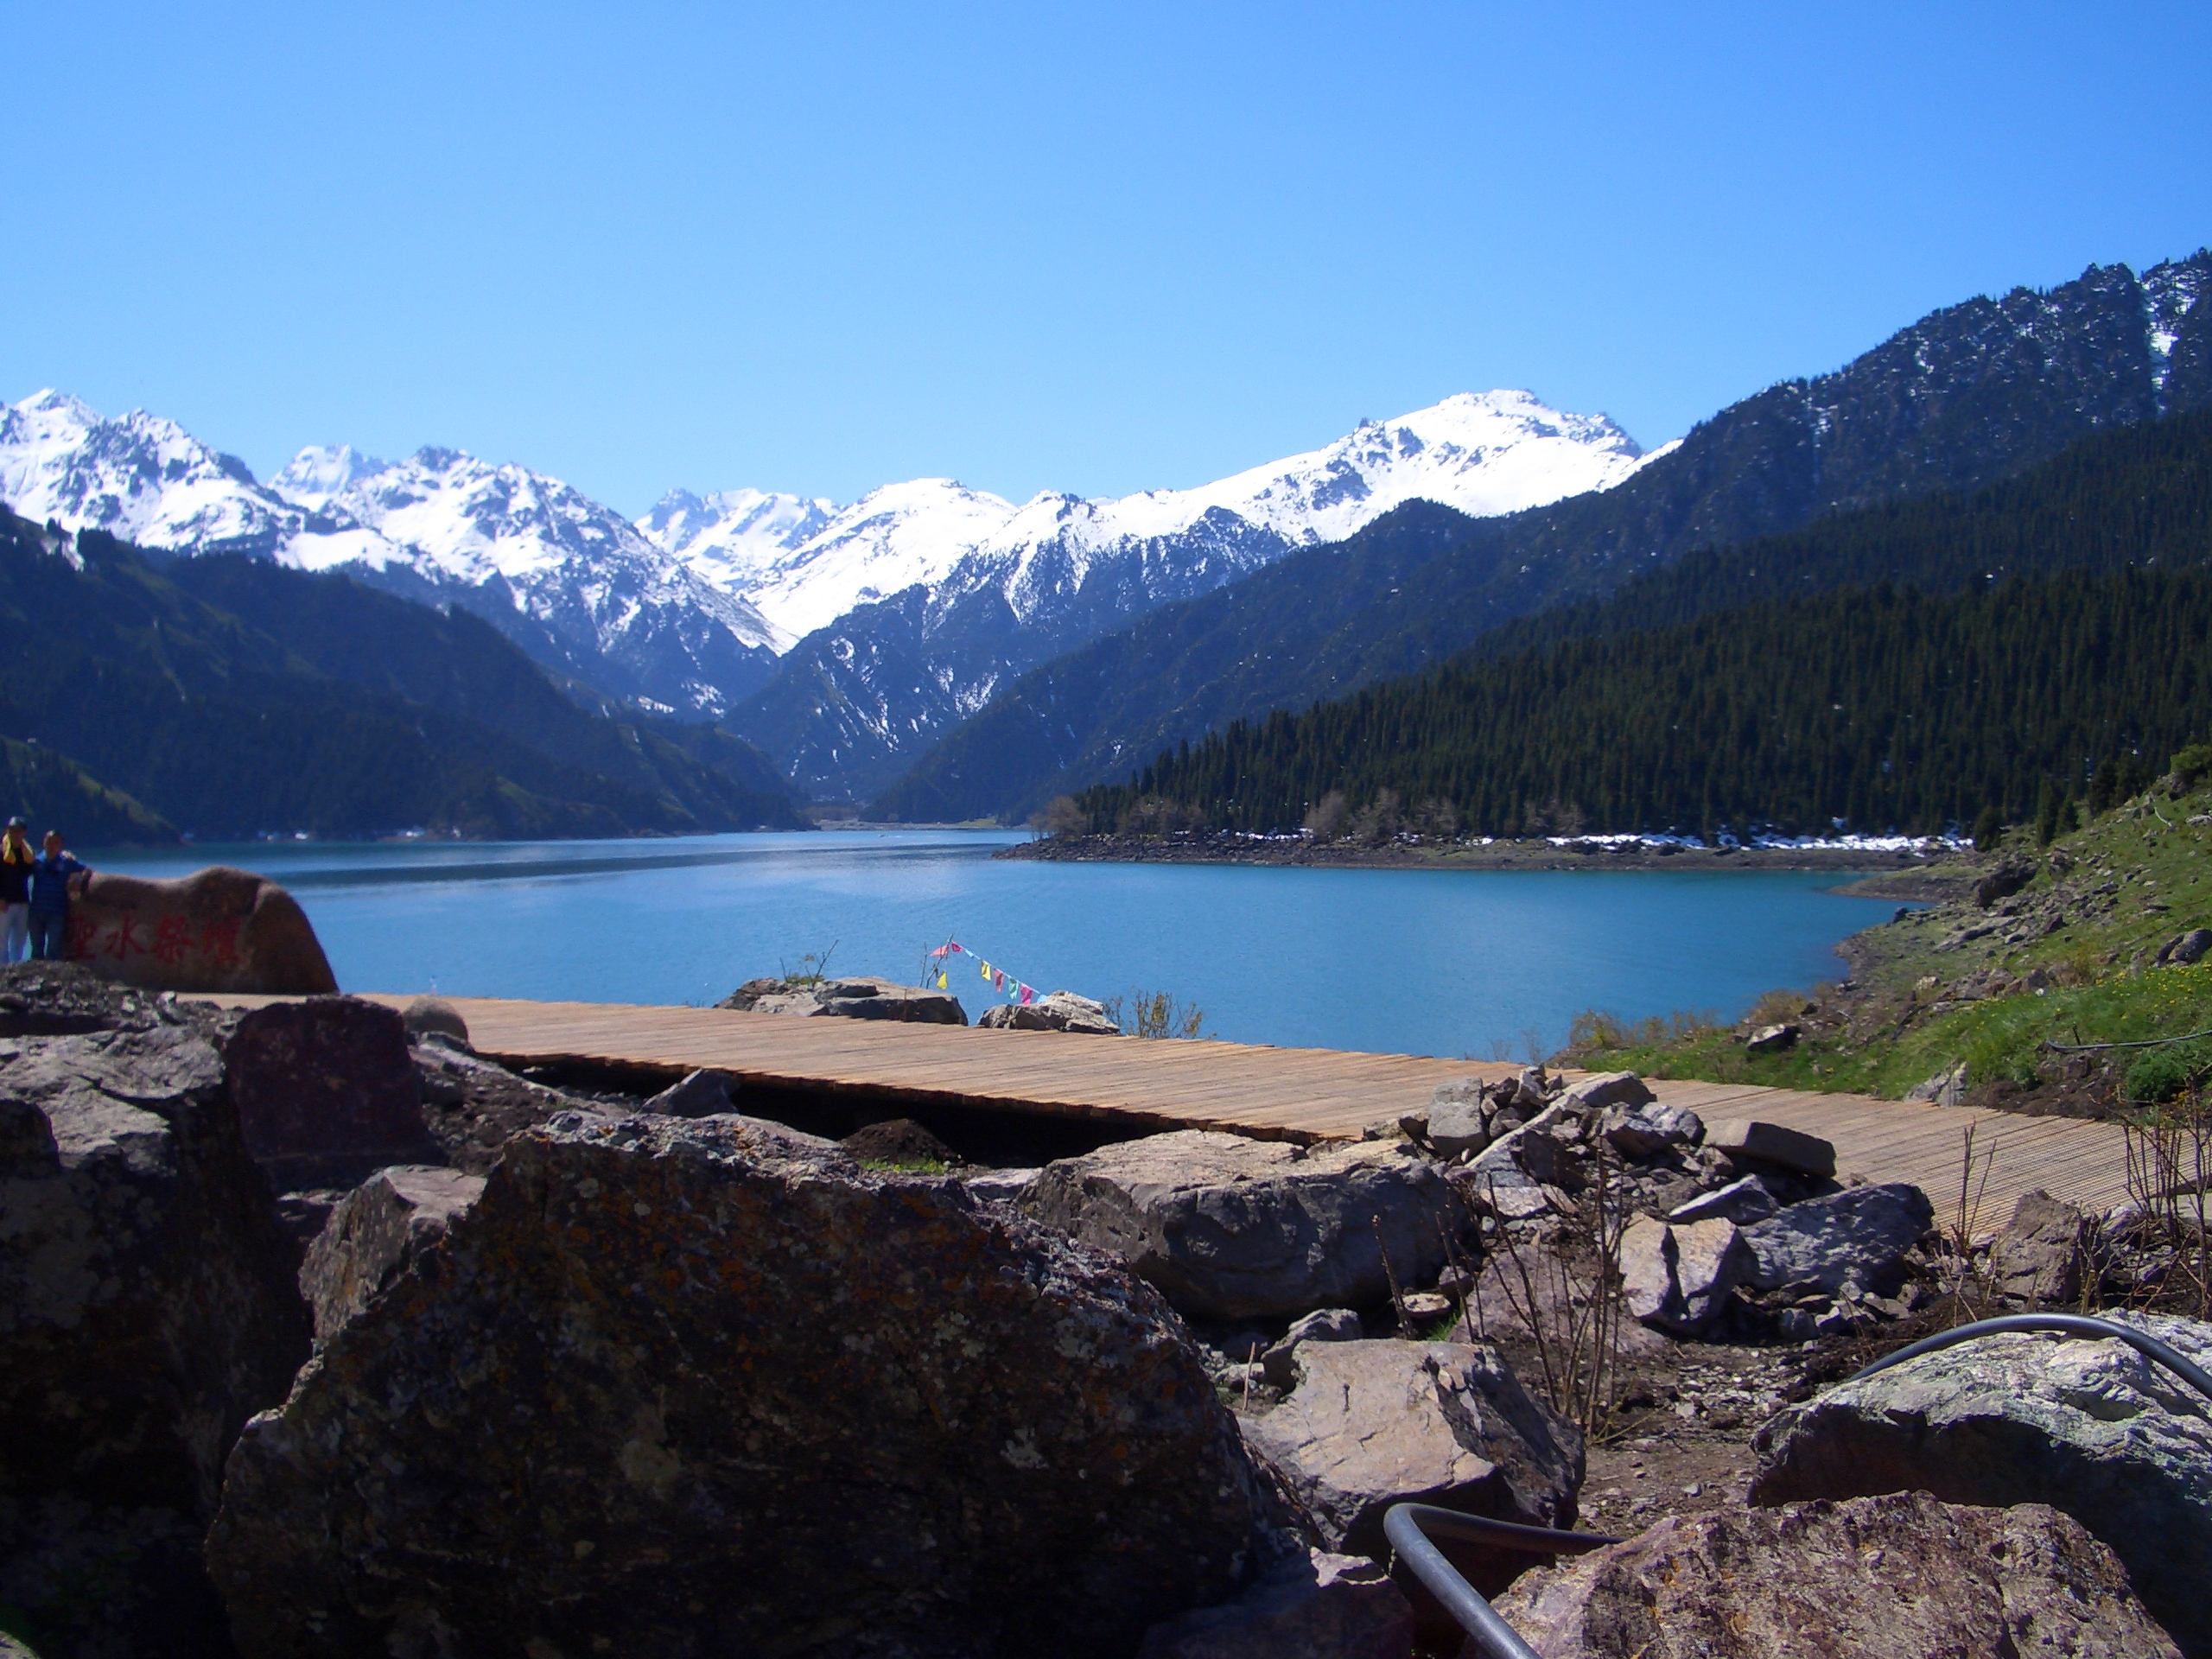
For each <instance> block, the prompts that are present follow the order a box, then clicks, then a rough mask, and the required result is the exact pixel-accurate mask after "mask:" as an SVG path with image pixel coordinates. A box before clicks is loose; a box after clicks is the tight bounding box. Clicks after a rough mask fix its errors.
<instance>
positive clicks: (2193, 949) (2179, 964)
mask: <svg viewBox="0 0 2212 1659" xmlns="http://www.w3.org/2000/svg"><path fill="white" fill-rule="evenodd" d="M2208 950H2212V927H2192V928H2191V929H2190V930H2189V931H2188V932H2186V933H2183V934H2182V935H2180V936H2179V937H2178V938H2171V939H2169V940H2167V941H2166V942H2165V944H2162V945H2160V946H2159V947H2158V958H2157V962H2158V966H2159V967H2161V968H2165V967H2175V968H2186V967H2188V966H2190V964H2191V963H2198V962H2202V961H2203V959H2204V954H2205V952H2206V951H2208Z"/></svg>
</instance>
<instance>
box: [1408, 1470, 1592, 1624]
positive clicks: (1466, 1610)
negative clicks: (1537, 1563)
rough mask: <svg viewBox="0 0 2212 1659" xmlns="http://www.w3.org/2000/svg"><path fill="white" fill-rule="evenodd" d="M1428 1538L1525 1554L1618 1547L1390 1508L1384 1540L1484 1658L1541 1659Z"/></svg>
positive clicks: (1449, 1513) (1427, 1507)
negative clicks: (1432, 1537) (1450, 1540)
mask: <svg viewBox="0 0 2212 1659" xmlns="http://www.w3.org/2000/svg"><path fill="white" fill-rule="evenodd" d="M1431 1534H1433V1535H1435V1536H1436V1537H1439V1538H1449V1539H1452V1540H1453V1541H1455V1542H1459V1543H1468V1544H1486V1545H1488V1546H1490V1547H1491V1548H1494V1549H1510V1550H1514V1551H1516V1552H1518V1553H1519V1554H1524V1555H1580V1554H1582V1553H1583V1552H1585V1551H1586V1550H1592V1549H1599V1548H1603V1547H1604V1546H1605V1545H1607V1544H1618V1542H1620V1540H1619V1539H1618V1538H1614V1537H1610V1536H1608V1535H1605V1534H1604V1533H1600V1532H1557V1531H1554V1530H1553V1529H1551V1528H1549V1527H1529V1526H1523V1525H1522V1524H1521V1523H1520V1522H1517V1521H1491V1520H1486V1519H1484V1517H1483V1516H1478V1515H1462V1514H1460V1513H1459V1511H1458V1510H1440V1509H1438V1508H1437V1507H1436V1506H1435V1505H1434V1504H1433V1503H1393V1504H1392V1505H1391V1506H1390V1508H1389V1510H1388V1511H1387V1512H1386V1513H1385V1514H1384V1516H1383V1536H1384V1537H1385V1538H1388V1539H1389V1541H1390V1548H1392V1549H1393V1550H1395V1551H1396V1552H1397V1557H1398V1559H1399V1560H1402V1561H1403V1562H1404V1563H1405V1564H1406V1566H1407V1567H1408V1568H1410V1569H1411V1570H1412V1573H1413V1575H1414V1577H1415V1578H1417V1579H1419V1580H1421V1585H1422V1587H1423V1588H1425V1589H1426V1590H1427V1592H1429V1594H1431V1595H1433V1596H1434V1597H1435V1598H1436V1599H1437V1600H1438V1601H1440V1602H1441V1603H1442V1604H1443V1605H1444V1611H1446V1612H1447V1613H1449V1614H1451V1615H1452V1619H1453V1621H1454V1622H1455V1623H1456V1624H1458V1625H1459V1628H1460V1629H1461V1630H1465V1632H1466V1633H1467V1639H1468V1641H1469V1643H1471V1644H1472V1647H1473V1649H1474V1651H1475V1652H1476V1653H1478V1654H1479V1655H1481V1656H1482V1659H1541V1655H1539V1654H1538V1653H1537V1652H1536V1650H1535V1649H1534V1648H1532V1647H1530V1646H1529V1644H1528V1643H1526V1642H1523V1641H1522V1639H1521V1637H1520V1635H1519V1634H1518V1632H1516V1630H1514V1628H1513V1627H1512V1626H1511V1625H1510V1624H1507V1623H1506V1622H1505V1621H1504V1619H1503V1618H1500V1617H1499V1616H1498V1611H1497V1608H1495V1607H1493V1606H1491V1605H1490V1601H1489V1599H1488V1598H1487V1597H1485V1596H1484V1594H1483V1592H1481V1591H1479V1590H1478V1589H1476V1588H1475V1586H1473V1585H1471V1584H1469V1583H1468V1582H1467V1581H1466V1580H1465V1579H1464V1578H1462V1577H1461V1576H1460V1575H1459V1568H1458V1567H1454V1566H1452V1563H1451V1562H1450V1561H1448V1560H1445V1558H1444V1552H1443V1551H1442V1550H1440V1549H1439V1548H1437V1547H1436V1545H1435V1544H1434V1543H1433V1541H1431V1537H1430V1535H1431Z"/></svg>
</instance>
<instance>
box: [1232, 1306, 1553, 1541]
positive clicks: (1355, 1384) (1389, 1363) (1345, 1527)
mask: <svg viewBox="0 0 2212 1659" xmlns="http://www.w3.org/2000/svg"><path fill="white" fill-rule="evenodd" d="M1294 1364H1295V1366H1296V1368H1297V1372H1298V1386H1297V1387H1296V1388H1295V1389H1293V1390H1292V1391H1291V1393H1290V1395H1289V1397H1288V1398H1287V1399H1286V1400H1284V1402H1282V1404H1281V1405H1279V1406H1277V1407H1276V1408H1274V1410H1273V1411H1270V1412H1268V1414H1266V1415H1264V1416H1261V1417H1255V1418H1252V1419H1250V1420H1249V1421H1247V1422H1246V1423H1245V1425H1244V1438H1245V1439H1246V1440H1248V1441H1249V1442H1250V1443H1251V1446H1252V1447H1253V1449H1254V1450H1255V1451H1256V1452H1259V1453H1260V1455H1261V1456H1262V1457H1263V1458H1265V1459H1267V1460H1268V1463H1269V1464H1271V1465H1273V1466H1274V1469H1275V1471H1276V1472H1277V1473H1279V1474H1281V1476H1282V1478H1283V1479H1284V1480H1285V1482H1286V1483H1287V1484H1288V1485H1289V1487H1290V1489H1291V1491H1292V1492H1293V1494H1294V1496H1295V1497H1297V1498H1298V1500H1299V1501H1300V1503H1301V1504H1302V1505H1303V1506H1304V1508H1305V1510H1306V1513H1307V1514H1308V1515H1309V1516H1311V1517H1312V1520H1313V1524H1314V1527H1315V1529H1317V1531H1318V1532H1319V1535H1320V1541H1321V1542H1322V1543H1323V1544H1324V1545H1325V1547H1326V1548H1330V1549H1344V1550H1349V1551H1350V1552H1351V1553H1352V1554H1356V1555H1373V1556H1376V1557H1377V1558H1378V1559H1386V1557H1385V1551H1386V1549H1387V1548H1388V1546H1387V1544H1386V1542H1385V1541H1384V1539H1383V1512H1384V1511H1385V1510H1388V1509H1389V1507H1390V1505H1392V1504H1393V1503H1408V1502H1417V1503H1434V1504H1438V1505H1440V1506H1441V1507H1443V1508H1445V1509H1450V1510H1461V1511H1463V1512H1464V1513H1465V1514H1468V1515H1484V1516H1492V1517H1494V1518H1496V1519H1498V1520H1504V1521H1521V1522H1528V1523H1529V1524H1530V1525H1533V1526H1547V1527H1564V1526H1569V1525H1572V1524H1573V1520H1574V1509H1575V1497H1576V1494H1577V1493H1578V1492H1579V1491H1580V1490H1581V1486H1582V1470H1583V1446H1582V1436H1581V1434H1580V1433H1579V1432H1578V1431H1577V1430H1576V1429H1575V1428H1574V1427H1573V1425H1572V1424H1570V1423H1568V1422H1567V1421H1566V1420H1565V1419H1564V1418H1562V1417H1560V1415H1559V1414H1557V1413H1556V1412H1554V1411H1553V1410H1552V1408H1550V1407H1549V1406H1548V1405H1546V1404H1544V1403H1543V1402H1541V1401H1540V1400H1538V1399H1537V1398H1536V1397H1535V1395H1532V1394H1530V1393H1529V1391H1528V1389H1525V1388H1523V1387H1522V1385H1521V1381H1520V1379H1519V1378H1518V1377H1516V1376H1514V1375H1513V1373H1512V1371H1511V1370H1510V1369H1509V1368H1508V1367H1507V1365H1506V1363H1505V1361H1504V1360H1503V1358H1502V1357H1500V1356H1499V1355H1498V1352H1497V1350H1496V1349H1494V1348H1490V1347H1480V1346H1476V1345H1474V1344H1468V1343H1457V1342H1430V1343H1412V1342H1398V1341H1393V1340H1385V1341H1375V1342H1309V1343H1306V1344H1301V1345H1300V1348H1299V1350H1298V1352H1297V1355H1296V1357H1295V1359H1294Z"/></svg>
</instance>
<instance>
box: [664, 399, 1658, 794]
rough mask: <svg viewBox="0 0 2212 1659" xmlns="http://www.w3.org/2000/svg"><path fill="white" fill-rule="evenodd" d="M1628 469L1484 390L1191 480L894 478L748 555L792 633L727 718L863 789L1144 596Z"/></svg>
mask: <svg viewBox="0 0 2212 1659" xmlns="http://www.w3.org/2000/svg"><path fill="white" fill-rule="evenodd" d="M1643 460H1644V456H1643V452H1642V451H1641V450H1639V449H1638V448H1637V445H1636V443H1635V442H1634V441H1633V440H1631V439H1630V437H1629V435H1627V434H1626V433H1625V432H1623V431H1622V430H1621V429H1619V428H1618V426H1616V425H1614V424H1613V423H1612V422H1611V421H1610V420H1607V419H1605V417H1604V416H1580V415H1567V414H1562V413H1561V412H1560V411H1559V410H1554V409H1551V408H1548V406H1546V405H1545V404H1542V403H1541V402H1539V401H1538V400H1537V399H1536V398H1535V397H1534V396H1533V395H1532V394H1530V393H1529V392H1526V391H1492V392H1486V393H1463V394H1460V395H1459V396H1457V397H1448V398H1446V399H1445V400H1444V401H1443V402H1442V403H1440V404H1435V405H1434V406H1433V407H1431V408H1428V409H1424V410H1415V411H1414V413H1412V414H1410V415H1406V416H1400V417H1399V418H1398V419H1396V420H1394V421H1388V422H1379V421H1369V422H1365V423H1362V424H1361V425H1360V426H1359V427H1358V428H1357V429H1356V430H1354V431H1352V432H1351V433H1350V434H1349V435H1346V436H1344V437H1342V438H1339V439H1338V440H1337V442H1334V443H1332V444H1330V445H1328V446H1326V447H1325V448H1320V449H1315V450H1312V451H1309V452H1307V453H1306V454H1297V455H1293V456H1290V457H1288V458H1287V459H1285V460H1282V461H1272V462H1269V463H1268V464H1267V465H1265V466H1262V467H1252V468H1249V470H1247V471H1244V472H1241V473H1237V474H1232V475H1231V476H1230V477H1228V478H1224V479H1221V480H1217V481H1216V482H1213V483H1211V484H1204V485H1200V486H1197V487H1195V488H1192V489H1181V490H1148V491H1145V492H1142V493H1139V494H1135V495H1128V496H1122V497H1120V498H1118V499H1084V498H1083V497H1079V496H1073V495H1064V494H1056V493H1046V494H1040V495H1038V496H1036V497H1034V498H1033V499H1031V500H1029V501H1027V502H1026V503H1024V504H1023V505H1020V506H1015V505H1013V504H1012V503H1010V502H1007V501H1006V500H1003V499H1001V498H999V497H997V496H994V495H988V494H985V493H982V492H979V491H975V490H969V489H966V488H963V486H960V485H957V484H954V483H951V482H949V481H947V480H942V479H924V480H915V481H913V482H912V483H908V484H901V485H894V486H890V487H888V488H886V489H881V490H877V491H874V492H873V493H870V494H869V495H868V496H866V497H864V498H863V499H861V500H860V501H859V502H856V503H855V504H854V505H852V506H850V507H847V508H844V509H842V510H841V511H839V512H836V514H835V515H834V516H833V517H832V518H830V519H829V522H828V523H827V524H824V525H823V527H822V528H821V529H819V530H817V531H815V532H813V534H812V535H810V536H808V537H804V538H803V539H798V538H794V539H792V540H791V541H790V543H788V544H787V545H785V547H783V548H782V549H780V550H770V549H768V548H767V547H766V546H764V545H763V544H761V543H759V542H755V543H751V544H750V545H748V546H747V550H746V553H745V555H744V558H745V567H744V568H746V569H749V570H751V571H753V572H754V573H755V574H754V575H753V580H752V582H751V583H750V585H748V586H747V588H746V589H745V591H746V593H747V596H748V597H749V598H750V599H751V600H752V601H753V604H754V605H755V606H757V607H759V609H760V612H761V613H762V614H763V615H765V616H766V617H767V618H769V619H770V620H772V621H773V622H775V623H777V624H779V626H783V627H785V628H787V629H789V630H790V631H791V632H793V633H795V634H804V636H805V638H804V639H803V641H802V642H801V644H800V645H799V647H798V650H796V651H795V652H792V653H791V656H790V657H787V658H785V662H784V664H783V666H782V668H781V669H780V670H779V673H778V676H777V677H776V679H775V681H774V682H772V683H771V684H770V685H769V686H768V687H767V688H766V690H763V691H762V692H761V693H760V695H759V696H757V697H755V698H754V699H753V701H752V702H749V703H747V705H745V706H744V707H743V708H741V709H739V710H737V711H736V712H735V713H734V715H733V719H734V722H735V723H736V724H737V725H738V726H739V727H740V728H741V729H742V730H743V731H745V733H746V734H747V735H748V736H750V737H752V738H753V741H756V742H760V743H761V744H762V745H763V746H764V747H766V748H767V749H768V750H769V752H770V753H772V754H773V755H775V756H776V758H777V759H778V760H780V761H782V762H783V763H784V764H785V765H787V766H790V767H791V768H792V771H793V773H794V775H795V776H796V777H797V778H798V780H799V781H800V782H801V783H802V784H803V785H807V786H809V787H812V788H816V789H821V790H825V791H836V790H840V789H849V790H853V791H858V792H863V793H864V792H867V791H871V790H873V789H874V788H875V787H877V786H879V785H881V784H883V783H886V782H887V781H888V780H889V779H890V777H891V776H892V775H893V774H895V773H896V772H897V771H898V770H899V768H900V766H902V764H903V762H904V760H906V758H907V757H910V756H911V755H912V754H913V753H916V752H917V751H918V750H919V749H920V748H922V747H926V746H927V745H928V744H929V743H930V742H931V741H933V740H934V739H935V738H936V737H937V736H938V735H939V734H941V733H942V732H943V731H944V729H945V728H946V727H947V726H949V725H950V724H952V723H956V722H957V721H959V720H962V719H964V718H965V717H966V716H967V715H969V714H972V713H974V712H975V710H976V709H978V708H980V707H981V706H982V703H983V702H985V701H987V700H988V697H989V695H990V693H991V691H992V690H993V689H994V688H995V686H996V685H997V684H998V683H1000V682H1001V680H1002V679H1003V677H1005V676H1006V675H1007V674H1009V673H1019V672H1020V671H1023V670H1025V669H1027V668H1030V667H1032V666H1034V665H1035V664H1038V663H1040V662H1042V661H1044V660H1046V658H1050V657H1052V656H1056V655H1058V653H1060V652H1064V651H1067V650H1070V649H1071V648H1073V647H1074V646H1075V645H1080V644H1082V643H1084V641H1086V640H1088V639H1092V638H1094V637H1096V635H1097V634H1099V633H1101V632H1106V631H1108V630H1109V629H1112V628H1114V627H1116V626H1120V625H1121V624H1122V623H1124V622H1126V621H1128V620H1131V619H1133V618H1134V617H1135V616H1137V615H1139V614H1141V613H1143V612H1145V611H1147V610H1149V609H1151V608H1153V607H1155V606H1158V605H1161V604H1165V603H1166V602H1168V601H1172V600H1177V599H1185V598H1189V597H1191V596H1192V595H1194V594H1201V593H1205V592H1207V591H1209V590H1211V589H1212V588H1217V587H1219V586H1221V585H1222V584H1223V583H1224V582H1231V581H1234V580H1235V579H1236V578H1237V577H1238V576H1241V575H1244V574H1246V573H1247V572H1249V571H1250V570H1253V569H1257V568H1258V567H1259V566H1261V565H1262V564H1266V563H1269V562H1270V561H1272V560H1274V559H1276V558H1280V557H1281V556H1282V555H1283V554H1285V553H1287V552H1288V551H1290V550H1292V549H1294V548H1298V547H1305V546H1311V545H1313V544H1315V543H1322V542H1333V541H1339V540H1342V539H1343V538H1344V537H1346V536H1349V535H1351V534H1352V533H1353V532H1354V531H1357V530H1359V529H1361V528H1363V526H1364V525H1366V524H1370V523H1371V522H1372V521H1373V520H1375V519H1376V518H1380V517H1381V516H1382V515H1383V513H1385V512H1389V511H1390V510H1391V509H1392V508H1394V507H1397V506H1401V505H1404V504H1405V503H1406V502H1408V501H1412V500H1429V501H1435V502H1439V503H1441V504H1443V505H1448V506H1452V507H1455V508H1458V509H1459V511H1461V512H1467V513H1470V514H1472V515H1476V516H1485V515H1489V514H1493V513H1499V512H1516V511H1518V510H1519V509H1521V508H1523V507H1531V506H1538V505H1543V504H1544V503H1547V502H1550V501H1554V500H1557V499H1560V497H1562V496H1566V495H1572V494H1577V493H1581V492H1582V491H1585V490H1592V489H1603V488H1605V487H1607V486H1611V485H1612V484H1616V483H1618V482H1619V481H1620V480H1622V479H1624V478H1625V477H1627V476H1628V475H1629V474H1630V473H1632V472H1634V471H1635V470H1636V468H1637V467H1638V466H1639V465H1641V464H1642V462H1643ZM696 499H697V498H682V500H683V501H687V502H688V501H696ZM785 499H788V498H785ZM678 500H679V498H677V497H671V498H669V501H668V502H664V504H663V507H664V508H667V507H668V506H669V505H670V503H672V502H677V501H678ZM662 516H663V514H662V509H656V512H655V514H654V516H653V517H652V518H648V519H646V520H645V521H643V523H642V524H641V527H642V528H645V530H646V531H648V533H651V534H655V535H656V536H657V537H658V539H660V540H661V543H662V545H663V546H664V547H667V548H669V549H670V550H671V551H672V552H676V553H677V556H680V557H684V558H686V559H697V558H699V557H701V556H702V554H707V555H710V556H714V557H715V558H717V559H719V560H721V561H722V563H721V565H720V566H718V567H717V568H718V569H727V568H729V566H730V565H732V564H734V563H736V561H735V560H734V559H733V558H731V557H730V556H728V555H725V554H723V553H722V552H721V549H722V548H723V547H724V546H725V545H726V543H725V541H724V538H723V536H722V533H721V531H720V529H719V527H717V526H715V525H713V524H709V523H706V522H704V521H703V518H702V515H699V514H697V513H696V512H689V513H683V514H681V515H679V514H678V513H677V512H670V513H669V514H668V515H667V521H668V522H670V523H680V524H682V525H683V529H684V530H685V531H687V532H688V533H689V535H690V540H689V541H688V542H686V543H683V544H682V545H680V546H679V545H678V543H677V542H676V541H675V540H674V538H673V537H671V536H669V535H668V534H667V533H666V532H665V531H660V530H658V529H657V528H656V520H658V519H660V518H662ZM694 568H695V569H701V571H702V574H705V567H702V565H699V564H695V565H694Z"/></svg>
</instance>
